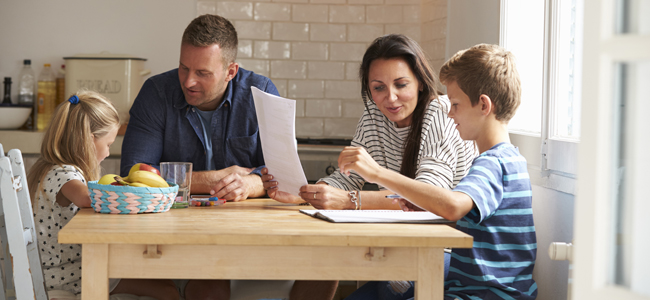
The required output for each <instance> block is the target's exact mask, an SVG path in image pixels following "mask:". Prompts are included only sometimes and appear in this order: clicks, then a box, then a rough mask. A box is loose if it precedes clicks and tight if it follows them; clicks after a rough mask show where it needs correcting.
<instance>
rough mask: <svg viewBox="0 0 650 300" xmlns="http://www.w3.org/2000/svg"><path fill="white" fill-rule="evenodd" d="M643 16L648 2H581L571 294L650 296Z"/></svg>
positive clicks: (649, 106) (647, 32) (648, 26)
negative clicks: (577, 170)
mask: <svg viewBox="0 0 650 300" xmlns="http://www.w3.org/2000/svg"><path fill="white" fill-rule="evenodd" d="M648 15H650V1H649V0H588V1H586V2H585V14H584V18H585V23H584V24H585V35H584V42H585V44H584V45H585V46H584V49H588V51H583V53H584V55H583V57H584V68H583V70H584V72H583V77H584V83H585V86H589V87H590V88H589V89H583V95H584V97H583V102H582V103H583V104H584V105H583V114H582V119H583V125H584V127H583V129H584V130H583V134H582V135H581V141H580V143H581V149H580V156H579V159H580V181H579V188H580V193H579V194H578V195H576V209H575V212H576V217H575V224H576V227H575V229H576V230H575V238H576V241H580V243H579V245H580V246H579V247H576V248H575V250H576V252H574V258H575V259H574V284H575V285H574V290H573V291H574V293H573V296H574V298H577V299H594V300H601V299H603V300H604V299H631V300H642V299H643V300H650V285H648V282H650V273H648V272H647V271H646V270H647V269H648V268H650V257H649V256H648V255H647V254H648V251H647V250H648V248H649V247H650V239H648V229H649V226H648V222H647V221H646V219H647V212H648V211H649V210H650V201H648V200H647V187H646V186H647V184H648V182H649V181H650V173H648V169H649V168H650V160H649V159H648V155H647V152H648V149H649V148H650V135H648V134H647V128H649V127H650V118H648V117H647V111H649V110H650V101H647V100H646V98H647V95H648V93H650V85H648V82H650V51H648V49H650V22H648V19H647V16H648ZM587 104H588V105H587ZM587 128H588V130H587ZM577 245H578V244H576V246H577Z"/></svg>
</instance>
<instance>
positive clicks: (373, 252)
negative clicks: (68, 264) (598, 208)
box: [59, 199, 472, 300]
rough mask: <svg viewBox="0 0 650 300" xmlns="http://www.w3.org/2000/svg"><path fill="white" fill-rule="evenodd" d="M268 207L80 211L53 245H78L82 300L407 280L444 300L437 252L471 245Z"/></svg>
mask: <svg viewBox="0 0 650 300" xmlns="http://www.w3.org/2000/svg"><path fill="white" fill-rule="evenodd" d="M303 208H310V207H305V206H297V205H287V204H283V203H279V202H276V201H273V200H270V199H252V200H247V201H243V202H238V203H231V202H228V203H227V204H225V205H223V206H217V207H192V208H189V209H172V210H170V211H169V212H165V213H153V214H139V215H114V214H99V213H95V212H94V211H93V210H92V209H89V208H88V209H82V210H81V211H80V212H79V213H78V214H77V215H76V216H75V217H74V218H73V219H72V220H71V221H70V223H68V224H67V225H66V226H65V227H64V228H63V229H62V230H61V231H60V232H59V243H64V244H65V243H70V244H82V299H84V300H88V299H93V300H94V299H108V278H185V279H210V278H211V279H281V280H291V279H304V280H414V281H416V290H415V295H416V299H442V298H443V280H444V274H443V273H444V272H443V248H444V247H458V248H469V247H472V237H471V236H469V235H467V234H464V233H462V232H460V231H457V230H456V229H454V228H452V227H450V226H446V225H440V224H435V225H433V224H335V223H328V222H325V221H322V220H319V219H315V218H312V217H309V216H307V215H305V214H302V213H300V212H298V210H299V209H303Z"/></svg>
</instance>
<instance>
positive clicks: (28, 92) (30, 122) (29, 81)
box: [18, 59, 36, 130]
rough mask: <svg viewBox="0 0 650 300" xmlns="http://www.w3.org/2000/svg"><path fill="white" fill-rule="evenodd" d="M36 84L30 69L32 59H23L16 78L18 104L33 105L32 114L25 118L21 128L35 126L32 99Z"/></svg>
mask: <svg viewBox="0 0 650 300" xmlns="http://www.w3.org/2000/svg"><path fill="white" fill-rule="evenodd" d="M35 86H36V75H34V70H32V61H31V60H29V59H25V60H24V61H23V69H22V70H21V71H20V77H19V78H18V104H21V105H31V106H32V107H34V109H33V110H32V115H31V116H29V118H27V121H26V122H25V125H23V127H22V128H23V129H28V130H33V129H35V128H36V125H35V120H36V102H35V101H34V91H35V90H36V89H35Z"/></svg>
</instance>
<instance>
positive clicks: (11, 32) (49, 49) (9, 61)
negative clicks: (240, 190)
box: [0, 0, 195, 102]
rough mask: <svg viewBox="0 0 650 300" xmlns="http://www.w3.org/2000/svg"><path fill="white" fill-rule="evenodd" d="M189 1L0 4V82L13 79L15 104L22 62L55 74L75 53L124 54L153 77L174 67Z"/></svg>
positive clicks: (190, 8) (85, 0)
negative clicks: (140, 62)
mask: <svg viewBox="0 0 650 300" xmlns="http://www.w3.org/2000/svg"><path fill="white" fill-rule="evenodd" d="M192 3H193V1H189V2H188V1H175V0H111V1H104V0H57V1H38V0H20V1H13V0H12V1H0V47H1V49H2V50H1V51H0V76H2V77H4V76H10V77H12V78H13V82H14V83H13V85H12V94H13V101H14V102H16V101H17V98H18V97H17V95H18V89H17V86H18V82H17V81H18V75H19V73H20V70H21V68H22V63H23V59H26V58H29V59H31V60H32V68H33V69H34V71H35V72H36V74H37V76H38V73H39V72H40V71H41V69H42V68H43V64H44V63H49V64H51V65H52V67H53V68H54V69H58V68H59V67H60V66H61V64H63V63H64V60H63V57H66V56H72V55H75V54H79V53H100V52H102V51H108V52H110V53H119V54H129V55H132V56H135V57H141V58H146V59H147V62H146V67H147V68H148V69H150V70H151V71H152V74H157V73H160V72H163V71H166V70H169V69H172V68H176V67H178V57H179V54H180V39H181V35H182V33H183V30H184V29H185V26H187V24H188V23H189V22H190V21H191V20H192V18H194V16H195V8H194V5H192Z"/></svg>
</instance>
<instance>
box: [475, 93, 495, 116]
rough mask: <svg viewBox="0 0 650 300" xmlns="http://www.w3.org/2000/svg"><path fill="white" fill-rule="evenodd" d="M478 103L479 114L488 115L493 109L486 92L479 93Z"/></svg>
mask: <svg viewBox="0 0 650 300" xmlns="http://www.w3.org/2000/svg"><path fill="white" fill-rule="evenodd" d="M478 105H480V106H481V114H482V115H484V116H487V115H489V114H490V113H491V112H492V110H494V103H492V99H490V96H488V95H486V94H481V96H479V97H478Z"/></svg>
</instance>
